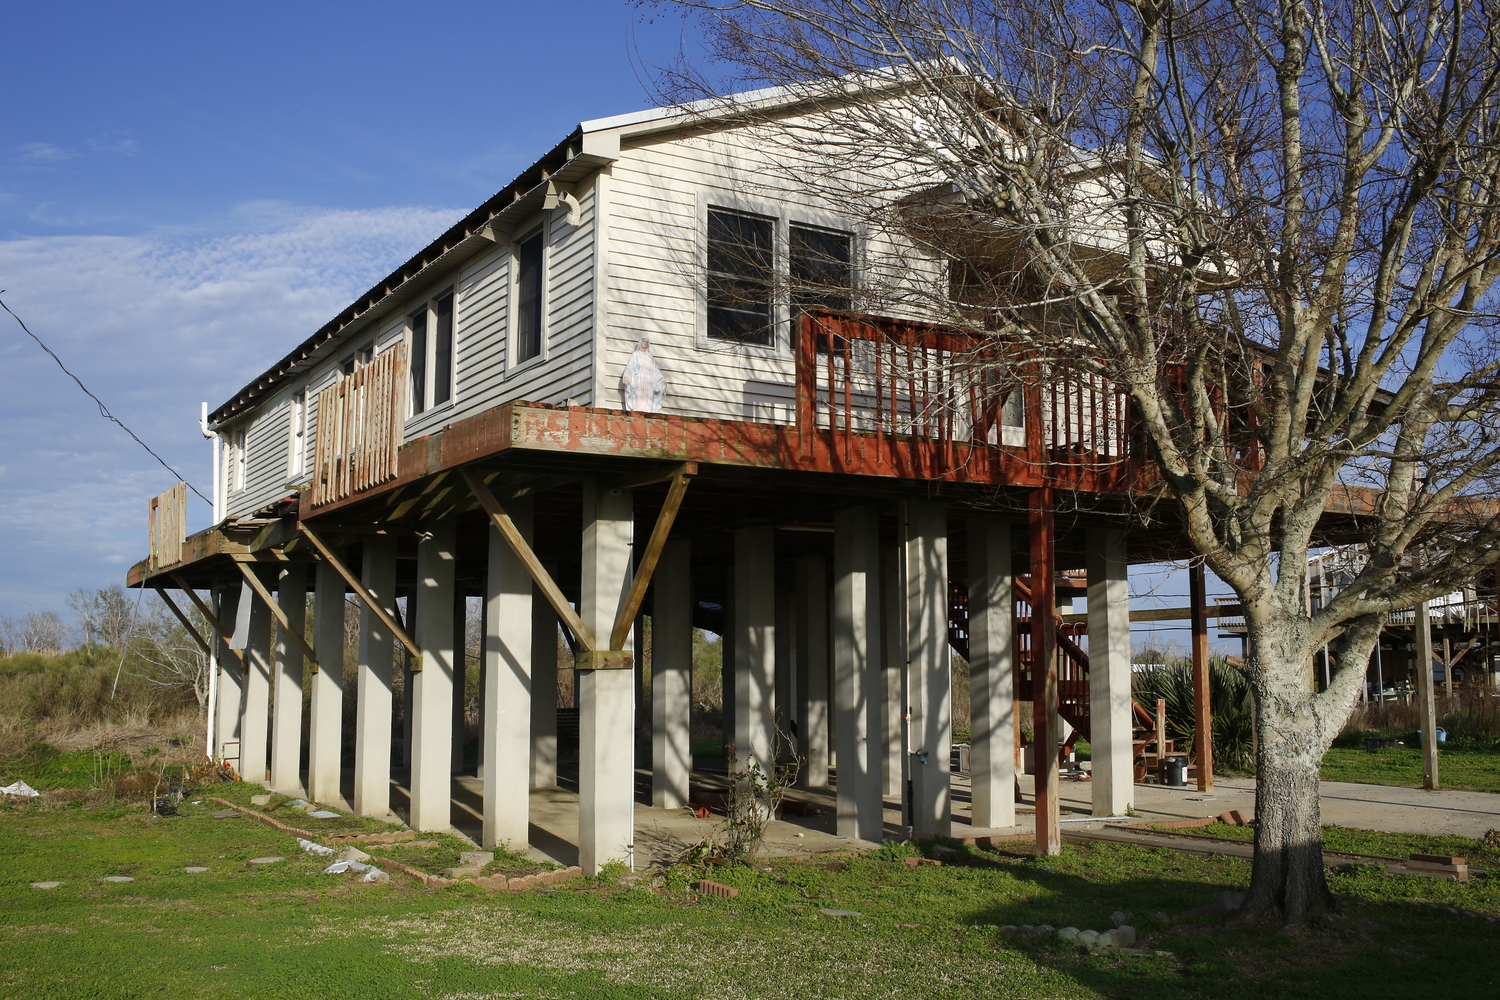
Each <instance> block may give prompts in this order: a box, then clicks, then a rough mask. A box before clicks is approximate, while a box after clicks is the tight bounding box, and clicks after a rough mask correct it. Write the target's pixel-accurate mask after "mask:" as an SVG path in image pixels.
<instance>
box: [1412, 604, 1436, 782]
mask: <svg viewBox="0 0 1500 1000" xmlns="http://www.w3.org/2000/svg"><path fill="white" fill-rule="evenodd" d="M1412 633H1413V637H1414V638H1415V639H1416V645H1417V653H1416V657H1415V659H1416V663H1415V664H1414V667H1415V669H1416V672H1417V706H1418V713H1419V714H1418V722H1419V723H1420V726H1421V730H1422V787H1423V788H1425V789H1427V790H1428V791H1429V792H1435V791H1437V790H1438V789H1439V788H1441V787H1442V784H1441V782H1440V781H1439V779H1438V742H1437V692H1436V690H1435V687H1436V682H1435V681H1434V680H1433V678H1432V615H1431V612H1430V611H1429V609H1428V605H1427V602H1426V601H1423V602H1422V603H1420V604H1418V605H1417V606H1416V609H1415V610H1414V612H1413V616H1412Z"/></svg>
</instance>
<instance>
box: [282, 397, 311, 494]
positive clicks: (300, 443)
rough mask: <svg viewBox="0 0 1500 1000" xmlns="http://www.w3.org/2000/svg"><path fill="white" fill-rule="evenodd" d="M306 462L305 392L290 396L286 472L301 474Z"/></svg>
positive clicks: (292, 475) (289, 474)
mask: <svg viewBox="0 0 1500 1000" xmlns="http://www.w3.org/2000/svg"><path fill="white" fill-rule="evenodd" d="M306 463H307V392H306V390H304V391H302V392H299V393H296V394H295V395H293V396H292V438H291V442H290V443H289V445H288V451H287V463H286V472H287V475H288V476H291V477H293V479H292V481H293V482H295V481H296V478H295V477H297V476H300V475H302V473H303V471H304V470H305V468H306Z"/></svg>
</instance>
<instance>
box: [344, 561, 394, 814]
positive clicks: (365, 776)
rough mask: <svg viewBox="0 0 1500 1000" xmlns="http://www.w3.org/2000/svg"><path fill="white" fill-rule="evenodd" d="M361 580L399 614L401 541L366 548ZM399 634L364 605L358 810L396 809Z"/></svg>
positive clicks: (357, 756) (388, 608)
mask: <svg viewBox="0 0 1500 1000" xmlns="http://www.w3.org/2000/svg"><path fill="white" fill-rule="evenodd" d="M361 563H362V565H361V567H360V582H361V583H363V584H364V585H365V589H366V590H368V591H369V592H370V593H371V594H372V595H373V596H374V597H375V598H376V600H378V601H379V602H380V605H381V607H383V608H385V610H386V611H387V612H388V613H389V614H391V615H393V616H394V615H395V613H396V540H395V539H394V538H390V537H387V536H380V535H377V536H372V537H371V538H369V539H367V540H366V541H365V544H364V556H363V559H362V560H361ZM394 641H395V636H393V635H392V634H391V632H390V630H389V629H387V628H386V627H385V626H384V625H382V624H381V623H380V619H379V618H376V617H375V616H374V615H373V614H371V613H370V609H369V608H368V607H365V606H364V604H363V603H361V604H360V611H359V682H358V689H357V691H358V693H357V694H356V702H355V723H354V726H355V729H354V732H355V739H356V742H355V745H354V811H355V812H356V813H358V814H359V815H361V816H385V815H386V814H388V813H389V812H390V811H391V709H392V707H393V706H392V693H391V692H392V691H393V689H394V688H393V682H392V675H393V673H394V667H395V655H396V653H395V646H394V645H393V643H394Z"/></svg>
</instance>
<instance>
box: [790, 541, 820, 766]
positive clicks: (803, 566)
mask: <svg viewBox="0 0 1500 1000" xmlns="http://www.w3.org/2000/svg"><path fill="white" fill-rule="evenodd" d="M795 572H796V577H797V755H798V756H800V757H801V758H802V771H801V773H800V774H799V775H798V778H797V786H798V787H799V788H827V787H828V565H827V560H826V559H825V558H824V557H823V556H821V555H812V556H802V557H801V558H800V559H798V560H797V563H796V570H795Z"/></svg>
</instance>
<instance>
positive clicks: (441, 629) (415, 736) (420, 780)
mask: <svg viewBox="0 0 1500 1000" xmlns="http://www.w3.org/2000/svg"><path fill="white" fill-rule="evenodd" d="M422 527H423V528H424V529H425V530H426V534H424V535H423V537H422V539H421V540H420V541H419V542H418V543H417V613H416V616H415V617H416V625H417V634H416V635H415V636H413V639H414V641H415V642H416V644H417V647H418V648H419V649H421V650H422V658H421V663H420V667H421V669H420V670H414V671H413V673H412V676H411V687H412V707H411V720H412V726H411V819H410V820H409V821H408V825H410V826H411V827H412V828H413V829H416V830H447V829H448V828H449V827H450V826H452V824H453V816H452V811H453V788H452V779H453V660H454V652H453V649H454V639H455V637H454V635H453V593H454V589H455V587H454V582H453V572H454V569H455V568H456V566H457V555H456V553H455V544H454V535H455V531H454V522H453V518H451V517H446V518H441V519H436V520H432V521H428V522H424V523H423V525H422ZM416 666H418V664H413V667H416Z"/></svg>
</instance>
